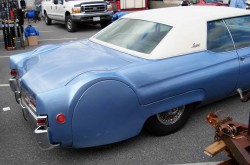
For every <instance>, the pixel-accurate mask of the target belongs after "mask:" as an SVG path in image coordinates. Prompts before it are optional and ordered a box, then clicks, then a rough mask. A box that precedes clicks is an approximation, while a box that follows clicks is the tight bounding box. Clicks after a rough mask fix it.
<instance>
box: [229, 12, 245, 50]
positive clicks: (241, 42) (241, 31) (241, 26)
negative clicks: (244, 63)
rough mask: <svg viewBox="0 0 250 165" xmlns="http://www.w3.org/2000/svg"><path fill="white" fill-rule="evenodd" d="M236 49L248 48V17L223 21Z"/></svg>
mask: <svg viewBox="0 0 250 165" xmlns="http://www.w3.org/2000/svg"><path fill="white" fill-rule="evenodd" d="M225 22H226V24H227V26H228V29H229V31H230V32H231V34H232V37H233V40H234V44H235V47H236V48H237V49H240V48H245V47H250V26H249V25H250V16H244V17H236V18H230V19H226V20H225Z"/></svg>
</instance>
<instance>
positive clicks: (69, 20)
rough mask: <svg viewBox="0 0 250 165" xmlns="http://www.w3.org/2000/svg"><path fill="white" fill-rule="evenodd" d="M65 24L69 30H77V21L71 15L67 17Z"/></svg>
mask: <svg viewBox="0 0 250 165" xmlns="http://www.w3.org/2000/svg"><path fill="white" fill-rule="evenodd" d="M65 25H66V28H67V30H68V32H75V31H76V23H75V22H73V20H72V18H71V16H70V15H68V16H67V17H66V20H65Z"/></svg>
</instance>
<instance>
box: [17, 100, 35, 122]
mask: <svg viewBox="0 0 250 165" xmlns="http://www.w3.org/2000/svg"><path fill="white" fill-rule="evenodd" d="M20 106H21V108H22V109H25V110H27V111H28V112H29V114H31V117H32V118H31V119H32V121H33V122H34V123H35V124H36V120H37V115H36V114H35V113H34V112H33V111H32V110H31V109H30V108H29V107H28V106H27V105H25V103H23V101H22V99H20Z"/></svg>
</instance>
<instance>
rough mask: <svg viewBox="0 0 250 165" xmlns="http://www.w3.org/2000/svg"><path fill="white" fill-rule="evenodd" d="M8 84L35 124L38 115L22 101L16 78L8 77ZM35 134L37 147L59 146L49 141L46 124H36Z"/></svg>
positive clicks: (48, 148)
mask: <svg viewBox="0 0 250 165" xmlns="http://www.w3.org/2000/svg"><path fill="white" fill-rule="evenodd" d="M9 84H10V88H11V90H12V91H13V92H14V94H15V99H16V102H17V103H18V104H20V106H21V108H22V109H23V110H24V111H26V112H28V114H29V117H30V118H31V120H32V121H33V122H34V123H35V124H36V121H37V118H38V116H37V115H36V113H35V112H34V111H33V110H32V109H30V107H29V106H27V105H26V104H25V103H24V102H23V101H22V98H21V96H22V92H21V90H20V86H19V85H18V80H17V79H15V78H10V79H9ZM34 133H35V136H36V140H37V142H38V144H39V147H40V148H41V149H43V150H50V149H52V148H54V147H57V146H59V144H55V145H54V144H51V143H50V141H49V133H48V127H46V126H38V127H37V128H36V129H35V130H34Z"/></svg>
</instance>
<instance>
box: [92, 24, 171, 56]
mask: <svg viewBox="0 0 250 165" xmlns="http://www.w3.org/2000/svg"><path fill="white" fill-rule="evenodd" d="M171 28H172V27H171V26H168V25H164V24H160V23H155V22H149V21H143V20H137V19H120V20H118V21H117V22H115V23H113V24H112V25H110V26H109V27H108V28H106V29H105V30H103V31H102V32H101V33H99V34H97V35H96V36H95V38H96V39H98V40H101V41H103V42H107V43H109V44H113V45H116V46H119V47H122V48H126V49H129V50H134V51H137V52H140V53H146V54H150V53H151V52H152V51H153V49H154V48H155V47H156V46H157V45H158V44H159V43H160V42H161V40H162V39H163V38H164V37H165V36H166V34H167V33H168V32H169V31H170V30H171Z"/></svg>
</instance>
